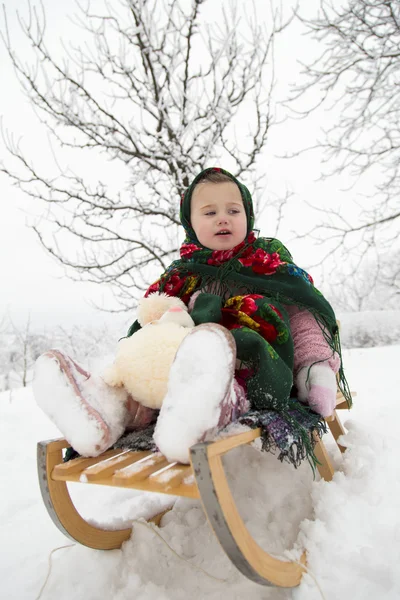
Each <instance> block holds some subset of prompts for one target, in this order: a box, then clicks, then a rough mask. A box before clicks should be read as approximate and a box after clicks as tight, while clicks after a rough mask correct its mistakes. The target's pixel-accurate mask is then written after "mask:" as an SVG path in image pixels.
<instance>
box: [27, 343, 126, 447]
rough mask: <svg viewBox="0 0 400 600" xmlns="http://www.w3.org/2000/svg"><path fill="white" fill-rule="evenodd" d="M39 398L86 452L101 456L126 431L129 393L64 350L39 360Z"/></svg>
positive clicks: (36, 388) (35, 388) (73, 443)
mask: <svg viewBox="0 0 400 600" xmlns="http://www.w3.org/2000/svg"><path fill="white" fill-rule="evenodd" d="M32 387H33V393H34V396H35V400H36V402H37V403H38V405H39V406H40V408H41V409H42V410H43V411H44V412H45V413H46V415H47V416H48V417H49V418H50V419H51V420H52V421H53V422H54V423H55V425H56V426H57V427H58V428H59V430H60V431H61V433H62V434H63V435H64V436H65V438H66V439H67V440H68V442H69V443H70V444H71V446H72V447H73V448H74V450H76V451H77V452H79V454H81V455H82V456H97V455H99V454H101V453H102V452H104V451H105V450H107V448H109V447H110V446H112V444H114V442H116V441H117V439H118V438H119V437H120V436H121V435H122V433H123V432H124V430H125V426H126V424H127V422H128V421H129V411H128V400H129V398H128V394H127V392H126V391H125V390H124V389H116V388H110V387H109V386H108V385H107V384H106V383H105V382H104V381H103V380H102V378H101V377H99V376H92V375H90V373H88V372H86V371H85V370H84V369H82V367H80V366H79V365H78V364H77V363H75V362H74V361H73V360H72V359H71V358H70V357H69V356H67V355H66V354H64V353H63V352H61V351H60V350H50V351H48V352H45V353H44V354H42V355H41V356H39V358H38V359H37V361H36V364H35V374H34V380H33V386H32Z"/></svg>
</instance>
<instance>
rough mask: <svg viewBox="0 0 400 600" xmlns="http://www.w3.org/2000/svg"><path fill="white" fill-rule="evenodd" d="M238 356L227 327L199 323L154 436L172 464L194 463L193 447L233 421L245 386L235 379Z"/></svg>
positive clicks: (177, 363)
mask: <svg viewBox="0 0 400 600" xmlns="http://www.w3.org/2000/svg"><path fill="white" fill-rule="evenodd" d="M235 358H236V345H235V341H234V339H233V336H232V334H231V333H230V332H229V331H228V330H227V329H225V328H224V327H222V326H221V325H216V324H211V323H206V324H204V325H199V326H198V327H195V328H194V329H192V331H191V332H190V333H189V334H188V335H187V336H186V337H185V339H184V340H183V341H182V343H181V345H180V346H179V348H178V351H177V353H176V357H175V360H174V362H173V364H172V366H171V371H170V375H169V380H168V390H167V394H166V396H165V398H164V400H163V404H162V407H161V410H160V414H159V417H158V420H157V425H156V428H155V432H154V441H155V443H156V444H157V446H158V448H159V450H160V452H162V454H164V455H165V456H166V457H167V458H168V460H170V461H178V462H182V463H188V462H189V448H190V447H191V446H193V444H195V443H197V442H199V441H200V440H202V439H204V437H205V435H206V434H207V432H209V431H210V430H213V429H216V428H219V427H223V426H225V425H227V424H228V423H229V422H230V421H231V420H232V417H233V413H234V405H235V402H236V401H237V396H236V391H237V387H240V386H239V384H237V382H236V381H235V379H234V369H235ZM240 390H242V388H241V387H240ZM241 399H242V400H243V390H242V397H241Z"/></svg>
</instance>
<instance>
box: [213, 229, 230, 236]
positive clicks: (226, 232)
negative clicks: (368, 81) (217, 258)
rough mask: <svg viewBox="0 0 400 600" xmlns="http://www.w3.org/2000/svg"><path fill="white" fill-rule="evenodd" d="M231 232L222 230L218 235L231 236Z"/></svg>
mask: <svg viewBox="0 0 400 600" xmlns="http://www.w3.org/2000/svg"><path fill="white" fill-rule="evenodd" d="M230 234H231V232H230V231H229V230H228V229H221V231H218V233H217V234H216V235H230Z"/></svg>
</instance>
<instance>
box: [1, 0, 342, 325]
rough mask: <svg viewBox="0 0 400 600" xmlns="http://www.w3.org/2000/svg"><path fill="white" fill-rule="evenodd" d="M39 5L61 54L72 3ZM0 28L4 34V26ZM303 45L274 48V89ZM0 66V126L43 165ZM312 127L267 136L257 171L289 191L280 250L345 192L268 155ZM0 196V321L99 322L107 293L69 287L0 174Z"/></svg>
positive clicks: (316, 166)
mask: <svg viewBox="0 0 400 600" xmlns="http://www.w3.org/2000/svg"><path fill="white" fill-rule="evenodd" d="M94 4H96V2H95V3H94ZM257 4H258V5H259V6H263V2H262V1H261V0H258V2H257ZM311 4H313V5H314V6H317V4H318V2H315V1H314V0H310V5H311ZM27 6H28V4H27V2H25V1H22V0H5V7H6V11H7V14H8V22H9V30H10V34H11V36H12V40H13V44H14V45H17V46H18V49H19V53H20V55H21V56H23V52H24V39H23V37H22V34H21V33H20V30H19V27H18V25H17V23H16V18H15V11H16V9H17V8H18V10H20V12H21V14H22V15H27V14H28V13H27ZM44 6H45V10H46V15H47V22H48V29H49V31H50V42H51V45H52V47H54V48H57V51H61V47H60V45H59V42H58V40H59V38H60V36H63V37H64V39H68V31H69V30H70V25H69V22H68V20H67V16H68V15H69V14H71V13H73V12H74V10H75V8H74V7H75V2H74V1H73V0H66V1H65V2H55V1H54V0H53V1H51V0H45V1H44ZM1 29H2V31H4V21H3V19H2V24H1ZM307 43H308V42H306V40H305V38H304V37H301V36H300V35H299V36H298V37H297V38H296V37H295V31H293V33H291V36H290V40H289V39H288V44H287V47H283V48H281V49H280V53H279V56H278V61H279V62H278V63H277V69H276V71H277V75H278V79H279V84H280V85H283V84H284V82H285V81H286V82H288V81H291V80H293V78H296V77H298V67H297V66H296V57H297V56H298V55H302V49H304V53H303V56H305V54H306V53H307V48H308V47H307ZM49 45H50V44H49ZM26 60H27V61H29V53H28V54H27V55H26ZM0 65H1V73H2V81H3V85H2V90H3V91H2V93H1V94H0V114H1V115H2V121H3V127H4V128H6V129H7V130H8V131H9V132H12V133H13V135H14V136H15V137H16V138H17V139H18V138H21V139H22V144H23V147H24V148H26V149H28V152H30V154H31V156H33V157H34V158H35V161H39V164H40V160H41V158H42V160H43V157H44V156H46V153H47V155H48V146H49V144H48V139H47V137H46V132H45V130H44V129H43V128H41V127H40V126H39V124H38V123H37V119H36V117H35V115H34V113H33V111H32V110H31V108H30V106H29V103H28V100H27V99H26V98H25V97H24V95H23V94H22V92H21V89H20V84H19V83H18V81H17V79H16V77H15V74H14V71H13V69H12V66H11V64H10V60H9V58H8V56H7V55H6V52H5V48H4V45H3V44H2V45H1V47H0ZM318 125H319V123H318V121H317V120H316V118H313V119H311V120H310V121H309V122H308V123H307V124H306V123H304V122H292V123H287V124H285V125H281V126H279V128H276V129H275V130H271V135H270V143H269V145H268V147H267V150H266V154H265V163H264V164H260V167H259V169H260V172H264V171H265V172H266V173H267V180H266V182H267V188H268V193H270V194H280V193H283V191H284V190H285V189H289V190H292V191H293V192H294V200H293V201H292V205H291V206H292V209H291V214H290V216H289V217H287V218H286V221H285V225H284V227H283V228H282V230H281V231H282V233H280V235H281V237H282V239H283V241H284V242H286V243H288V240H289V239H290V237H292V234H291V232H292V231H293V230H294V229H296V227H298V226H299V224H300V223H301V222H302V221H303V220H304V219H306V220H307V219H310V215H309V213H306V212H305V210H304V207H303V208H301V207H302V206H303V205H302V202H303V201H304V200H310V201H312V202H314V203H316V204H320V205H327V204H330V203H340V202H342V201H343V194H344V192H341V191H340V187H341V186H344V184H345V181H343V180H341V181H338V180H337V181H336V182H335V181H334V182H332V181H331V182H329V183H327V184H318V183H316V181H315V180H316V179H317V177H318V175H319V170H320V162H319V158H318V155H316V153H313V154H311V155H307V156H304V157H301V158H299V159H296V160H292V161H290V162H288V161H284V160H280V159H277V158H275V157H274V155H275V154H281V153H283V152H284V151H285V149H289V150H290V149H293V148H295V147H296V146H298V142H299V141H301V142H304V145H307V144H308V143H312V141H313V140H314V139H315V137H316V135H317V132H318ZM0 152H1V158H2V159H4V158H5V159H6V160H7V156H6V153H5V150H4V146H3V144H2V143H1V145H0ZM47 160H48V159H47ZM210 166H211V165H210ZM222 166H224V165H222ZM352 193H353V192H352ZM0 197H1V211H0V215H1V218H0V272H1V279H2V282H3V285H2V286H1V288H2V291H1V294H0V319H1V315H3V314H5V313H6V312H9V313H11V314H12V316H13V318H14V320H16V321H18V322H23V321H24V320H25V319H26V318H27V317H28V315H30V316H31V320H32V322H33V323H34V324H36V325H41V324H46V325H48V326H52V325H55V324H57V323H60V322H76V323H83V322H89V321H94V320H96V321H99V320H103V319H104V318H105V317H104V315H103V314H99V313H98V312H97V311H95V309H93V308H92V307H91V306H90V303H91V302H95V303H97V304H102V303H103V302H104V301H106V299H107V297H108V296H107V294H108V290H107V289H106V287H105V286H104V285H103V286H95V285H90V284H84V283H75V282H71V281H70V280H69V279H68V278H67V277H66V276H65V273H64V271H63V269H62V267H61V266H59V265H58V264H57V263H56V262H55V261H54V259H51V258H50V257H49V256H47V254H46V253H45V251H44V250H43V248H42V247H41V246H40V243H39V241H38V240H37V239H36V235H35V234H34V232H33V231H32V229H31V228H30V227H29V225H30V224H32V223H33V222H34V220H35V219H36V218H37V217H38V206H35V205H34V204H33V202H32V200H29V199H28V198H26V197H24V196H23V195H22V193H21V192H20V191H18V190H17V189H16V188H14V187H12V186H11V185H10V182H9V180H8V179H7V178H6V177H5V176H4V175H2V174H0ZM268 216H269V213H268V211H266V213H264V215H263V217H262V219H261V220H260V222H259V226H260V228H261V230H262V233H263V234H264V235H271V231H268ZM294 244H295V249H296V252H297V254H296V258H297V262H298V263H300V264H305V263H307V264H310V261H309V260H307V258H309V256H308V253H309V252H314V253H315V248H314V247H313V245H312V244H311V245H310V246H307V245H304V244H303V245H299V244H297V243H296V242H295V243H294ZM292 247H293V246H291V249H292ZM120 320H121V319H119V321H120ZM126 320H127V322H129V321H130V320H132V319H131V318H130V316H126Z"/></svg>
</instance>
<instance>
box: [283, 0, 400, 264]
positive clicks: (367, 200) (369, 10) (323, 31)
mask: <svg viewBox="0 0 400 600" xmlns="http://www.w3.org/2000/svg"><path fill="white" fill-rule="evenodd" d="M299 18H300V19H301V20H302V22H303V23H304V24H305V26H306V27H307V29H308V32H309V33H310V34H311V35H312V37H313V38H314V39H315V40H317V42H318V50H317V52H318V56H317V58H316V59H315V60H314V61H313V62H312V63H309V64H307V65H304V67H305V69H304V79H303V82H302V83H301V84H300V85H299V86H298V87H297V89H296V94H295V95H294V98H293V99H292V102H293V101H295V102H294V104H292V107H293V108H294V109H296V110H299V106H300V103H299V102H298V101H299V99H300V100H301V104H302V111H303V114H305V113H308V112H310V111H312V110H313V109H315V108H317V107H320V106H321V105H322V106H323V107H324V108H328V109H332V113H331V115H333V116H331V117H330V118H331V124H330V125H328V126H327V127H326V129H325V131H324V134H325V135H324V139H323V140H322V141H321V143H320V144H318V146H317V147H318V148H323V149H324V150H325V160H324V162H325V163H326V164H327V173H326V175H328V176H330V175H337V174H350V175H353V176H355V178H357V179H359V178H363V179H364V180H365V181H366V184H369V185H370V187H369V189H370V190H371V191H370V192H368V193H366V194H365V195H363V196H359V197H358V199H357V201H358V203H359V210H357V211H354V210H353V211H352V215H351V211H350V213H349V212H348V211H346V209H344V210H343V207H342V208H341V209H340V208H338V209H336V210H329V211H328V212H326V211H325V215H324V216H323V217H322V222H321V226H320V227H318V230H317V231H314V235H315V236H316V237H317V238H318V239H319V240H323V241H324V243H327V244H328V248H329V250H328V253H335V252H336V251H337V250H338V249H340V250H344V251H345V252H348V251H350V250H351V251H352V252H353V254H354V255H358V256H359V257H363V256H366V253H368V251H369V249H371V248H372V247H376V248H378V247H379V245H381V246H382V244H383V245H384V251H386V250H387V249H388V248H390V247H391V246H392V244H393V243H395V242H396V239H397V238H398V232H399V225H400V200H399V198H400V125H399V124H400V86H399V81H398V74H399V71H400V3H399V2H398V1H397V0H393V1H391V0H346V1H345V2H335V1H334V0H330V1H328V0H321V2H320V8H319V12H318V16H316V17H312V18H303V17H302V16H301V15H299ZM310 92H312V94H313V96H314V99H315V93H316V92H318V94H317V98H318V101H317V105H315V100H314V106H312V105H311V104H310V102H311V100H307V98H308V99H309V98H310ZM304 102H306V106H307V108H306V109H305V110H304ZM299 112H301V110H300V111H299ZM322 118H323V115H322ZM356 213H357V214H356ZM349 214H350V215H351V216H349ZM320 256H321V258H323V257H324V256H326V254H323V253H321V254H320Z"/></svg>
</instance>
